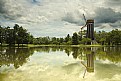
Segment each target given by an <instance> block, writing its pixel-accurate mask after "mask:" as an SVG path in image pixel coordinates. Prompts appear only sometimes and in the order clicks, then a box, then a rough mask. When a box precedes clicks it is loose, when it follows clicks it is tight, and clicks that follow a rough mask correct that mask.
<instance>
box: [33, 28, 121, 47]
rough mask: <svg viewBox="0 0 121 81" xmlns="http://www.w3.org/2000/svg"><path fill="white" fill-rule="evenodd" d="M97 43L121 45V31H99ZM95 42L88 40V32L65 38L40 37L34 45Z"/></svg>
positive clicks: (96, 34) (96, 38)
mask: <svg viewBox="0 0 121 81" xmlns="http://www.w3.org/2000/svg"><path fill="white" fill-rule="evenodd" d="M94 34H95V35H94V36H95V40H94V41H95V43H94V44H101V45H121V30H118V29H115V30H112V31H110V32H105V31H99V32H95V33H94ZM90 42H93V41H92V40H91V39H90V38H86V31H84V32H82V33H81V32H78V33H76V32H75V33H73V35H72V36H70V35H69V34H68V35H67V36H66V37H65V38H56V37H52V38H50V37H38V38H34V40H33V44H45V45H48V44H56V45H79V44H84V45H88V44H90Z"/></svg>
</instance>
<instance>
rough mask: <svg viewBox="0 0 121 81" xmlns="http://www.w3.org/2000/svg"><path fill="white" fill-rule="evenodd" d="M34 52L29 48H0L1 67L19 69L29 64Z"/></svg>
mask: <svg viewBox="0 0 121 81" xmlns="http://www.w3.org/2000/svg"><path fill="white" fill-rule="evenodd" d="M33 52H34V50H32V49H29V48H24V49H23V48H0V67H1V66H4V65H5V66H10V65H13V66H14V67H15V68H16V69H17V68H19V67H20V66H22V65H23V64H24V63H26V62H27V60H28V57H29V56H30V55H32V54H33Z"/></svg>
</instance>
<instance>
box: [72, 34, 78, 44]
mask: <svg viewBox="0 0 121 81" xmlns="http://www.w3.org/2000/svg"><path fill="white" fill-rule="evenodd" d="M78 43H79V40H78V35H77V33H76V32H75V33H73V36H72V44H73V45H78Z"/></svg>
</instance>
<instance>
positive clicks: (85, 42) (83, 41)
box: [81, 38, 91, 45]
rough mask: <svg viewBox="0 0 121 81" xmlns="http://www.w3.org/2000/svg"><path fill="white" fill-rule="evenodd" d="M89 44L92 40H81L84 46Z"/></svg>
mask: <svg viewBox="0 0 121 81" xmlns="http://www.w3.org/2000/svg"><path fill="white" fill-rule="evenodd" d="M88 42H91V39H90V38H83V39H82V40H81V43H82V44H85V45H86V44H88Z"/></svg>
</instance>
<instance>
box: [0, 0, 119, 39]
mask: <svg viewBox="0 0 121 81" xmlns="http://www.w3.org/2000/svg"><path fill="white" fill-rule="evenodd" d="M120 5H121V0H0V25H2V26H11V27H13V26H14V24H19V25H20V26H23V27H24V28H26V29H27V30H28V31H29V32H30V33H31V34H32V35H33V36H35V37H40V36H51V37H54V36H55V37H64V36H66V35H67V34H70V35H72V34H73V33H74V32H78V31H80V28H81V27H82V26H83V25H84V24H85V21H84V18H83V14H85V16H86V19H94V20H95V31H99V30H101V31H102V30H105V31H111V30H112V29H116V28H117V29H121V6H120ZM85 29H86V28H85Z"/></svg>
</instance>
